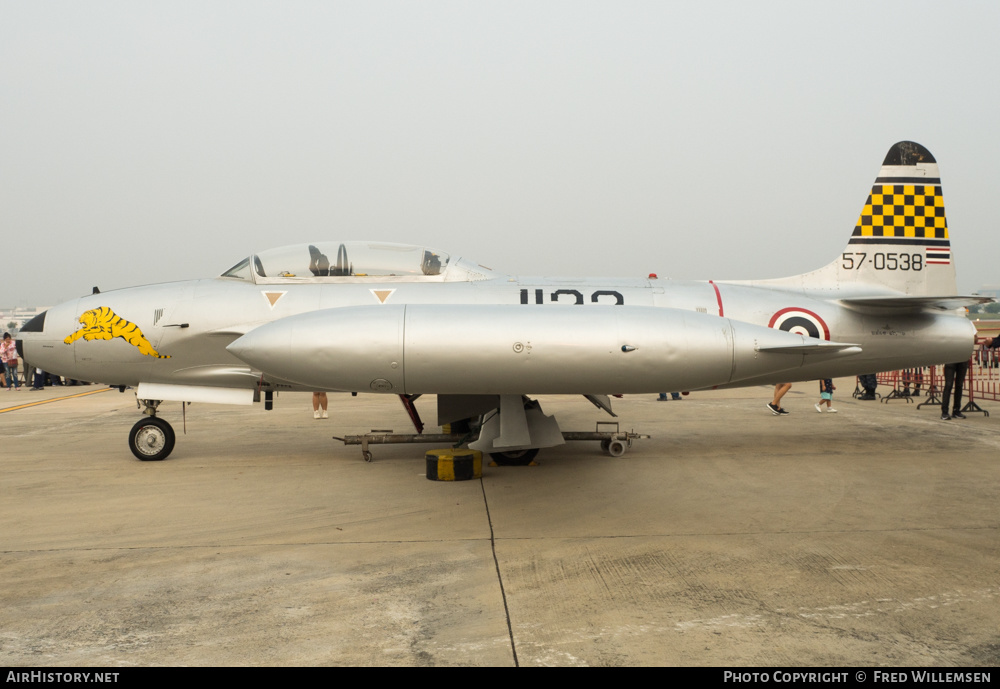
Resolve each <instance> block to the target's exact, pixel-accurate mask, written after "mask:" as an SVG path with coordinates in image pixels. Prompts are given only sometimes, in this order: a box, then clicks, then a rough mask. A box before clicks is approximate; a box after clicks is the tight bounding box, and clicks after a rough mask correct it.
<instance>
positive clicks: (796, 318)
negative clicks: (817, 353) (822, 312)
mask: <svg viewBox="0 0 1000 689" xmlns="http://www.w3.org/2000/svg"><path fill="white" fill-rule="evenodd" d="M767 326H768V327H769V328H777V329H778V330H784V331H786V332H790V333H795V334H796V335H805V336H807V337H815V338H816V339H817V340H829V339H830V328H829V327H828V326H827V325H826V321H824V320H823V319H822V318H820V317H819V316H817V315H816V314H815V313H813V312H812V311H809V310H808V309H799V308H796V307H794V306H792V307H789V308H787V309H782V310H781V311H778V312H777V313H776V314H774V315H773V316H771V321H770V322H769V323H768V324H767Z"/></svg>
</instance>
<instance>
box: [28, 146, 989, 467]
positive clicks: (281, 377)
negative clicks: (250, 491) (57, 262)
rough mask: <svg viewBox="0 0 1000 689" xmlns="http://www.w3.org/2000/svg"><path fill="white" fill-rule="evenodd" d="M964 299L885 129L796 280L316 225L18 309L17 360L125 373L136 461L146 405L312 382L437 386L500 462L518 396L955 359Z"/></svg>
mask: <svg viewBox="0 0 1000 689" xmlns="http://www.w3.org/2000/svg"><path fill="white" fill-rule="evenodd" d="M983 301H989V299H986V298H979V297H961V296H958V295H957V293H956V287H955V267H954V262H953V258H952V255H951V245H950V241H949V237H948V227H947V222H946V219H945V212H944V201H943V197H942V195H941V181H940V178H939V173H938V166H937V163H936V162H935V159H934V157H933V156H932V155H931V154H930V152H929V151H928V150H927V149H926V148H924V147H923V146H921V145H919V144H916V143H913V142H906V141H904V142H900V143H897V144H896V145H894V146H893V147H892V148H891V149H890V150H889V153H888V155H887V156H886V158H885V161H884V162H883V164H882V168H881V170H880V172H879V174H878V177H877V178H876V180H875V183H874V185H873V186H872V189H871V194H870V195H869V196H868V199H867V200H866V201H865V204H864V207H863V208H862V210H861V214H860V216H859V218H858V221H857V223H856V225H855V227H854V230H853V233H852V234H851V236H850V239H849V240H848V243H847V247H846V248H845V249H844V251H843V252H842V253H841V254H840V255H838V256H837V257H836V258H835V259H834V260H833V261H832V262H831V263H829V264H827V265H826V266H824V267H822V268H820V269H818V270H814V271H812V272H810V273H804V274H802V275H796V276H794V277H787V278H778V279H773V280H753V281H715V282H713V281H708V282H696V281H678V280H655V279H573V280H571V279H550V278H530V277H519V276H512V275H504V274H500V273H496V272H494V271H493V270H491V269H489V268H485V267H483V266H481V265H479V264H477V263H475V262H473V261H468V260H465V259H462V258H456V257H452V256H449V255H448V254H446V253H443V252H441V251H436V250H431V249H428V248H425V247H420V246H403V245H398V244H385V243H375V242H343V243H341V242H316V243H314V244H303V245H299V246H290V247H284V248H280V249H274V250H271V251H266V252H262V253H259V254H256V255H252V256H250V257H248V258H245V259H243V260H242V261H240V262H239V263H237V264H236V265H235V266H233V267H232V268H230V269H229V270H227V271H226V272H224V273H223V274H222V275H220V276H219V277H216V278H211V279H207V280H194V281H189V282H175V283H168V284H161V285H149V286H144V287H134V288H131V289H121V290H114V291H109V292H104V293H95V294H92V295H89V296H85V297H81V298H79V299H74V300H73V301H70V302H67V303H65V304H62V305H60V306H57V307H54V308H52V309H49V310H48V311H47V312H45V313H43V314H41V315H39V316H37V317H36V318H35V319H33V320H31V321H30V322H28V323H27V324H26V325H25V327H24V328H23V329H22V330H21V335H20V338H21V339H20V341H19V343H18V346H19V347H20V348H21V353H22V356H23V357H24V358H25V360H26V361H27V362H28V363H29V364H30V365H31V366H37V367H40V368H42V369H44V370H46V371H50V372H53V373H56V374H59V375H62V376H66V377H69V378H74V379H79V380H89V381H97V382H101V383H107V384H110V385H115V386H121V387H122V389H124V387H125V386H134V387H135V388H136V395H137V398H138V399H139V401H140V402H141V403H142V405H144V407H145V410H144V414H143V417H142V419H141V420H139V421H138V422H137V423H136V424H135V426H134V427H133V428H132V431H131V433H130V434H129V444H130V447H131V449H132V452H133V453H134V454H135V456H136V457H138V458H139V459H143V460H159V459H163V458H165V457H166V456H167V455H168V454H170V452H171V450H172V449H173V446H174V432H173V430H172V428H171V426H170V424H168V423H167V422H166V421H165V420H163V419H162V418H161V417H159V416H157V415H156V413H157V409H158V406H159V405H160V403H161V402H163V401H176V402H185V401H186V402H215V403H226V404H248V405H249V404H252V403H254V402H256V401H260V400H261V398H262V397H263V398H264V400H265V402H266V403H269V402H270V401H271V399H272V396H273V393H274V392H275V391H282V390H300V391H311V390H326V391H342V392H354V393H360V392H372V393H382V394H398V395H401V396H404V398H405V399H406V400H412V399H413V398H414V397H415V396H417V395H421V394H436V395H437V400H438V422H439V423H449V422H453V421H458V420H462V419H468V418H476V417H482V418H483V419H484V420H483V422H482V424H481V430H480V431H479V437H478V439H476V440H475V441H474V442H472V443H470V447H472V448H474V449H480V450H483V451H485V452H489V453H492V454H494V456H495V457H497V458H498V459H500V460H501V461H508V462H515V461H518V460H521V461H526V460H528V459H530V457H532V456H534V454H535V453H536V452H537V450H538V448H543V447H551V446H554V445H558V444H561V443H562V442H564V440H563V436H562V433H561V431H560V428H559V425H558V422H557V421H556V419H555V418H554V417H552V416H547V415H545V414H544V413H543V411H542V410H541V408H540V406H539V405H538V403H537V401H535V400H532V399H530V398H529V397H528V396H529V395H539V394H573V395H585V396H587V397H588V398H589V399H590V400H591V401H592V402H593V403H595V404H597V405H598V406H601V407H603V408H605V409H606V410H608V411H609V412H610V410H611V408H610V401H609V399H608V395H613V394H623V393H658V392H661V391H664V390H699V389H706V388H717V387H742V386H752V385H760V384H762V383H777V382H794V381H801V380H815V379H819V378H832V377H837V376H845V375H855V374H860V373H872V372H876V371H884V370H892V369H900V368H907V367H915V366H924V365H929V364H940V363H943V362H952V361H961V360H964V359H967V358H968V357H969V355H970V352H971V350H972V344H973V336H974V327H973V325H972V324H971V323H970V322H969V321H968V320H967V319H966V318H964V316H963V313H962V308H961V307H963V306H966V305H968V304H972V303H978V302H983ZM265 406H267V407H269V406H270V405H269V404H266V405H265ZM762 406H763V405H762ZM763 411H764V410H763V409H762V412H763Z"/></svg>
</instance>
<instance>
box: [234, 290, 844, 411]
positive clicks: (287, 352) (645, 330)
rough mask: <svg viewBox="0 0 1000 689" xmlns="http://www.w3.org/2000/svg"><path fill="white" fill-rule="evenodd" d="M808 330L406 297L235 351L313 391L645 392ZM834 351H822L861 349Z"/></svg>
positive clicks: (696, 379)
mask: <svg viewBox="0 0 1000 689" xmlns="http://www.w3.org/2000/svg"><path fill="white" fill-rule="evenodd" d="M595 319H598V320H600V321H601V323H600V327H595ZM811 340H812V338H806V337H803V336H802V335H798V334H795V333H789V332H785V331H783V330H775V329H773V328H767V327H762V326H757V325H752V324H748V323H734V322H733V321H732V320H731V319H729V318H722V317H719V316H714V315H709V314H703V313H697V312H692V311H683V310H680V309H663V308H653V307H642V306H631V307H630V306H621V307H615V308H609V309H603V310H602V311H601V312H600V313H599V314H598V313H595V312H594V311H593V310H590V309H575V308H571V307H568V308H558V309H544V310H533V309H524V308H522V307H519V306H512V305H491V306H481V305H451V306H444V305H428V304H408V305H397V306H358V307H346V308H336V309H324V310H320V311H314V312H311V313H305V314H299V315H296V316H290V317H288V318H283V319H280V320H277V321H273V322H271V323H268V324H265V325H262V326H260V327H259V328H256V329H254V330H252V331H250V332H249V333H247V334H246V335H244V336H243V337H241V338H239V339H238V340H236V341H235V342H233V343H232V344H231V345H229V347H228V349H229V351H230V352H231V353H233V354H234V355H236V356H237V357H238V358H240V359H241V360H243V361H245V362H246V363H247V364H249V365H250V366H253V367H254V368H256V369H259V370H261V371H262V372H264V373H265V374H267V375H269V376H274V377H276V378H281V379H284V380H289V381H293V382H295V383H299V384H301V385H306V386H313V387H315V388H316V389H317V390H319V389H324V390H341V391H353V392H361V391H364V392H393V393H411V392H420V393H436V394H475V393H477V392H481V391H483V390H491V391H494V392H495V393H496V394H524V393H527V394H574V393H579V392H580V391H581V390H591V391H594V392H601V393H645V392H657V391H659V390H667V389H671V390H677V389H684V390H693V389H700V388H707V387H712V386H716V385H725V384H730V383H733V382H735V381H738V380H740V379H743V378H751V377H754V376H760V375H765V374H768V373H778V372H781V371H786V370H794V369H795V368H798V367H799V366H801V365H802V362H803V360H804V357H805V356H806V355H807V351H806V349H805V347H806V346H807V344H808V342H809V341H811ZM826 344H829V343H826ZM767 349H771V350H773V351H771V352H769V351H766V350H767ZM829 349H830V351H827V352H823V353H822V355H824V356H828V357H833V356H849V355H851V354H853V353H856V352H857V351H860V350H858V349H857V348H855V349H854V350H852V351H844V350H843V348H842V349H841V350H837V351H834V350H835V348H834V347H830V348H829ZM808 354H810V355H812V356H815V355H816V354H817V352H816V351H815V350H813V351H809V352H808Z"/></svg>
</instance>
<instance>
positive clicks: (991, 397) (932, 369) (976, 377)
mask: <svg viewBox="0 0 1000 689" xmlns="http://www.w3.org/2000/svg"><path fill="white" fill-rule="evenodd" d="M983 342H984V340H983V339H981V338H976V345H975V349H973V351H972V356H971V357H969V370H968V372H967V373H966V376H965V380H964V381H963V383H962V396H963V398H964V399H965V400H966V403H965V406H964V407H962V409H961V411H962V413H965V412H981V413H983V414H985V415H986V416H989V415H990V413H989V412H988V411H986V410H985V409H983V408H982V407H980V406H979V404H978V402H980V401H983V400H986V401H990V402H1000V350H997V349H992V348H988V347H985V346H984V345H983ZM875 377H876V379H877V380H878V384H879V386H888V387H890V388H891V391H890V392H888V393H877V396H878V397H881V400H882V402H886V403H888V402H889V401H890V400H900V399H902V400H906V401H907V402H913V401H914V400H915V399H919V398H924V399H923V400H922V401H921V402H920V403H919V404H917V408H918V409H920V408H921V407H925V406H932V407H940V406H941V401H942V400H941V394H942V393H943V391H944V366H943V365H940V366H925V367H923V368H908V369H902V370H899V371H885V372H883V373H877V374H875ZM956 383H957V381H956ZM863 394H864V393H863V391H862V387H861V381H860V378H859V379H858V382H857V383H856V385H855V389H854V396H855V397H861V396H862V395H863Z"/></svg>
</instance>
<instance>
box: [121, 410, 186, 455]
mask: <svg viewBox="0 0 1000 689" xmlns="http://www.w3.org/2000/svg"><path fill="white" fill-rule="evenodd" d="M175 439H176V437H175V436H174V429H173V428H171V426H170V424H169V423H167V422H166V421H164V420H163V419H158V418H156V417H155V416H148V417H146V418H144V419H141V420H140V421H139V422H138V423H136V424H135V425H134V426H132V430H131V431H129V434H128V446H129V449H130V450H132V454H134V455H135V456H136V457H137V458H139V459H141V460H142V461H144V462H158V461H160V460H161V459H166V458H167V455H169V454H170V453H171V452H172V451H173V449H174V440H175Z"/></svg>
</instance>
